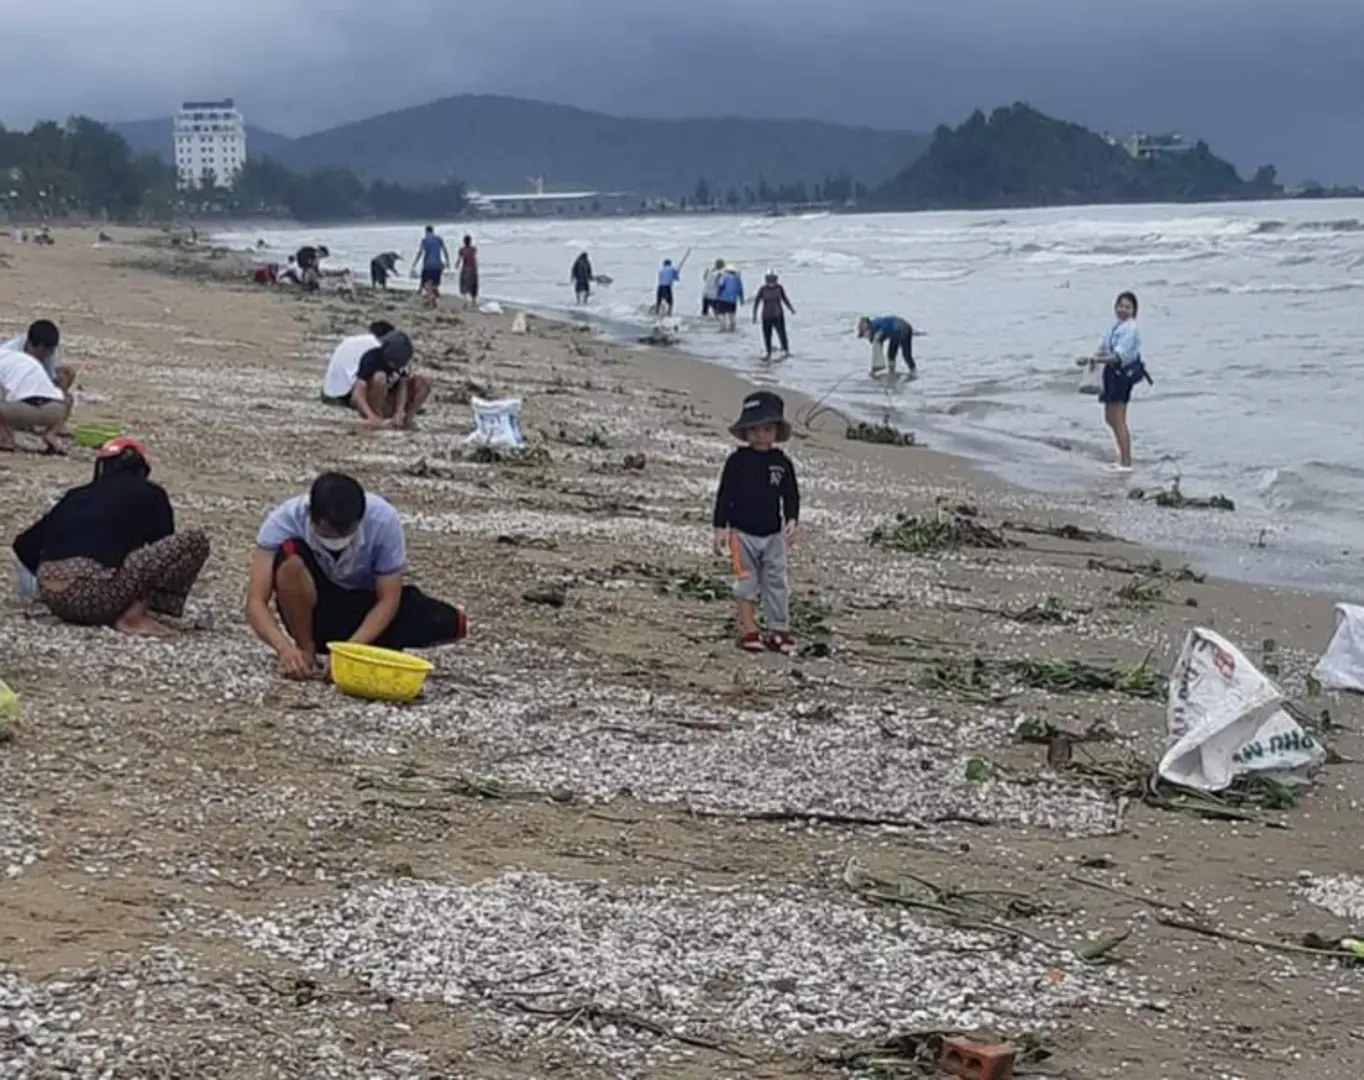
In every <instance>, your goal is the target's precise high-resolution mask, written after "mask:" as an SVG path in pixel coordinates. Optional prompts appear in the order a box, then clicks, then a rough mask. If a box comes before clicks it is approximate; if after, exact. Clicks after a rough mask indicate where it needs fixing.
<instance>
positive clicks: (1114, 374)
mask: <svg viewBox="0 0 1364 1080" xmlns="http://www.w3.org/2000/svg"><path fill="white" fill-rule="evenodd" d="M1113 314H1114V315H1116V316H1117V319H1118V321H1117V322H1115V323H1114V324H1113V328H1112V329H1111V330H1109V331H1108V333H1106V334H1105V335H1104V336H1103V340H1102V341H1100V342H1099V350H1098V352H1096V353H1095V354H1094V356H1092V357H1087V358H1086V359H1085V360H1082V361H1081V363H1087V364H1089V365H1090V366H1091V367H1092V366H1095V365H1098V364H1102V365H1103V388H1102V389H1101V390H1100V391H1099V402H1100V404H1102V405H1103V407H1104V422H1105V423H1107V424H1108V427H1109V429H1110V430H1111V431H1112V432H1113V441H1114V443H1116V444H1117V448H1118V460H1117V461H1116V462H1114V464H1113V465H1112V466H1111V468H1112V469H1113V470H1114V471H1116V472H1131V471H1132V433H1131V432H1130V431H1129V430H1128V429H1127V403H1128V402H1129V401H1131V400H1132V388H1133V387H1135V386H1136V385H1137V383H1139V382H1141V381H1142V380H1145V381H1146V382H1148V383H1149V382H1150V381H1151V376H1150V375H1148V374H1147V372H1146V365H1145V364H1144V363H1142V359H1141V334H1140V333H1138V332H1137V294H1136V293H1134V292H1120V293H1118V299H1117V300H1116V301H1115V302H1114V304H1113Z"/></svg>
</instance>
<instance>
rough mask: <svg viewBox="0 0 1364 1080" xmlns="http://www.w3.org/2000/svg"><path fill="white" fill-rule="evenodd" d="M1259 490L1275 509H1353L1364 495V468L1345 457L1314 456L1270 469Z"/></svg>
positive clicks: (1263, 476)
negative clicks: (1350, 463)
mask: <svg viewBox="0 0 1364 1080" xmlns="http://www.w3.org/2000/svg"><path fill="white" fill-rule="evenodd" d="M1255 493H1256V494H1257V495H1258V496H1259V497H1260V498H1261V499H1262V500H1263V501H1264V503H1265V505H1266V506H1268V507H1270V508H1271V509H1274V510H1295V511H1298V512H1300V513H1301V512H1309V513H1311V512H1315V513H1327V514H1332V513H1335V514H1338V513H1343V512H1349V513H1353V511H1354V507H1356V506H1358V505H1359V501H1360V499H1361V498H1364V469H1360V468H1357V467H1355V466H1353V465H1348V464H1346V463H1345V462H1341V461H1321V460H1311V461H1306V462H1303V463H1302V464H1301V465H1298V466H1296V467H1288V466H1279V467H1277V468H1270V469H1266V470H1265V471H1264V472H1263V473H1262V474H1261V475H1260V478H1259V480H1258V481H1257V483H1256V485H1255Z"/></svg>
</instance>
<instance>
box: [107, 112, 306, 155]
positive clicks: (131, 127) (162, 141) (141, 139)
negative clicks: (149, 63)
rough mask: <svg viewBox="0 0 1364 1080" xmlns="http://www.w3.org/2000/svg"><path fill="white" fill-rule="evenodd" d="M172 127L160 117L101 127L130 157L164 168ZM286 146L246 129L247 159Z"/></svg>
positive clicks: (171, 151) (276, 137)
mask: <svg viewBox="0 0 1364 1080" xmlns="http://www.w3.org/2000/svg"><path fill="white" fill-rule="evenodd" d="M173 123H174V122H173V121H172V120H171V118H170V117H169V116H162V117H158V118H157V119H155V120H122V121H119V122H116V123H111V124H106V125H105V126H106V127H108V128H109V130H110V131H112V132H114V133H115V134H117V135H122V136H123V141H124V142H126V143H127V144H128V145H129V146H130V147H131V148H132V150H133V152H134V153H142V152H148V153H152V154H155V155H156V156H157V157H159V158H160V159H161V160H162V161H164V162H166V163H167V164H172V163H173V162H174V158H175V136H174V134H173V133H172V127H173ZM287 142H289V136H287V135H280V134H277V133H276V132H273V131H266V130H265V129H264V128H258V127H252V126H251V125H250V124H247V125H246V152H247V154H249V155H250V156H251V157H255V158H259V157H273V156H276V155H278V154H279V152H280V149H281V148H282V147H283V146H284V144H285V143H287Z"/></svg>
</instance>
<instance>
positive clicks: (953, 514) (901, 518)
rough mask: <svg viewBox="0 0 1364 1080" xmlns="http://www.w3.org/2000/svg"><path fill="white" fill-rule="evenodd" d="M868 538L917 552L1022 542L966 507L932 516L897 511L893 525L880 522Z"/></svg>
mask: <svg viewBox="0 0 1364 1080" xmlns="http://www.w3.org/2000/svg"><path fill="white" fill-rule="evenodd" d="M867 542H868V543H869V544H872V545H873V546H876V547H889V548H895V549H896V550H898V551H907V552H909V553H911V554H914V555H926V554H929V553H932V552H938V551H949V550H951V549H953V548H994V549H1001V548H1014V547H1022V546H1023V545H1022V543H1021V542H1019V541H1017V540H1012V539H1010V538H1009V537H1007V536H1005V535H1004V533H1003V532H1001V531H1000V530H999V529H994V528H991V527H990V526H988V525H984V524H982V523H981V522H979V521H976V520H975V519H974V516H973V515H972V514H968V513H963V512H962V508H957V509H948V508H946V507H941V506H940V507H938V509H937V510H936V511H935V512H934V514H933V516H931V517H914V516H908V515H905V514H897V515H896V516H895V521H894V523H893V524H890V525H878V526H877V527H876V528H875V529H873V530H872V532H871V535H870V536H869V537H868V538H867Z"/></svg>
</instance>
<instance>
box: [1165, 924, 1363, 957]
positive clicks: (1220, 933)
mask: <svg viewBox="0 0 1364 1080" xmlns="http://www.w3.org/2000/svg"><path fill="white" fill-rule="evenodd" d="M1156 922H1158V923H1160V924H1161V925H1162V926H1169V927H1172V928H1174V929H1175V930H1187V931H1188V932H1189V933H1191V934H1202V935H1203V936H1204V937H1210V938H1218V939H1220V940H1222V941H1232V942H1235V943H1236V944H1238V945H1252V946H1254V947H1256V948H1260V949H1274V950H1276V951H1277V952H1286V953H1297V954H1299V955H1302V956H1320V957H1327V958H1329V959H1332V960H1349V959H1350V958H1351V957H1350V955H1349V954H1348V953H1343V952H1340V951H1338V950H1336V949H1314V948H1312V947H1311V946H1310V945H1291V944H1289V943H1288V942H1284V941H1271V940H1270V939H1269V938H1259V937H1251V936H1250V935H1249V934H1235V933H1232V932H1231V931H1230V930H1215V929H1213V928H1212V927H1211V926H1204V925H1203V924H1202V923H1196V922H1189V921H1188V920H1187V919H1176V918H1175V917H1174V916H1172V915H1157V916H1156Z"/></svg>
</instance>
